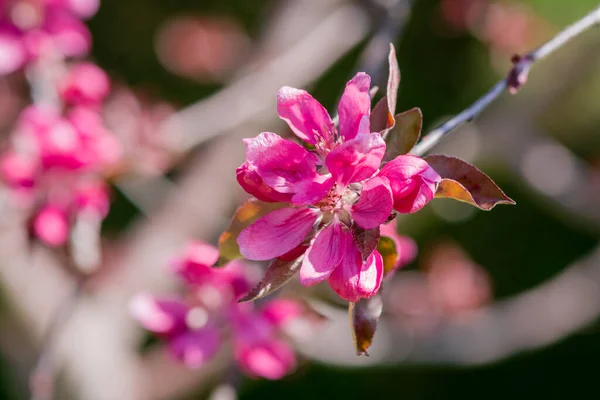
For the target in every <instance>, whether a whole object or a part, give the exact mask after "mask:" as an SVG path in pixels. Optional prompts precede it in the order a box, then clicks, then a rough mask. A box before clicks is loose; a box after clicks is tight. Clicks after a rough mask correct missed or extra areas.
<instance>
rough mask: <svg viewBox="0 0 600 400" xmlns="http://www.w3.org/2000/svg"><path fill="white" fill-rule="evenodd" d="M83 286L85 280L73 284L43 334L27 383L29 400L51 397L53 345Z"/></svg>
mask: <svg viewBox="0 0 600 400" xmlns="http://www.w3.org/2000/svg"><path fill="white" fill-rule="evenodd" d="M84 285H85V279H83V278H81V279H79V280H78V281H77V282H76V283H75V287H74V288H73V291H72V293H71V294H70V295H69V296H68V297H67V298H66V299H65V300H64V301H63V303H62V304H60V306H59V307H58V309H57V310H56V314H55V316H54V318H53V320H52V323H51V324H50V326H49V327H48V330H47V331H46V333H45V334H44V337H43V339H42V343H41V346H40V352H39V356H38V359H37V362H36V363H35V366H34V367H33V370H32V372H31V376H30V381H29V388H30V392H31V400H46V399H51V398H52V397H53V393H54V376H55V371H54V367H55V360H54V344H55V342H56V338H57V336H58V335H59V334H60V332H61V331H62V328H63V326H65V325H66V323H67V322H68V321H69V319H70V318H71V315H73V311H74V310H75V307H76V306H77V304H78V303H79V298H80V296H81V295H82V293H83V287H84Z"/></svg>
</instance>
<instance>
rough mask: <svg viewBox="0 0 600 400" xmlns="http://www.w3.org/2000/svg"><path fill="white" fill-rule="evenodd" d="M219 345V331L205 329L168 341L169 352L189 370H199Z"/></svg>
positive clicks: (189, 332)
mask: <svg viewBox="0 0 600 400" xmlns="http://www.w3.org/2000/svg"><path fill="white" fill-rule="evenodd" d="M220 345H221V338H220V334H219V331H218V330H217V329H216V328H214V327H206V328H202V329H200V330H197V331H188V332H185V333H183V334H181V335H178V336H175V337H174V338H172V339H171V340H170V341H169V351H170V352H171V354H172V355H173V356H174V357H175V358H177V359H178V360H181V361H183V363H184V364H185V365H186V366H187V367H189V368H199V367H201V366H202V365H204V364H205V363H206V362H207V361H208V360H210V359H211V358H212V357H214V355H215V354H216V352H217V350H219V347H220Z"/></svg>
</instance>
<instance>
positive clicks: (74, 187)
mask: <svg viewBox="0 0 600 400" xmlns="http://www.w3.org/2000/svg"><path fill="white" fill-rule="evenodd" d="M11 139H12V146H11V147H10V148H9V149H8V150H7V152H6V153H5V154H4V155H3V156H2V158H1V159H0V174H1V178H2V180H3V181H4V183H5V184H6V185H7V186H8V187H9V188H10V189H11V190H12V193H13V194H14V195H15V196H16V197H17V199H18V200H19V201H20V204H21V205H25V206H26V207H32V208H33V209H34V210H35V212H34V214H35V217H34V219H33V232H34V233H35V234H36V236H37V237H38V238H40V239H41V240H42V241H43V242H45V243H46V244H48V245H51V246H59V245H62V244H64V243H65V242H66V240H67V239H68V233H69V227H70V225H71V224H72V221H73V220H74V219H76V218H77V216H78V215H81V214H82V213H86V214H87V215H89V216H94V218H95V219H102V218H103V217H104V216H105V215H106V214H107V212H108V207H109V198H108V188H107V186H106V184H105V183H104V180H103V178H102V173H103V170H104V169H105V168H107V167H109V166H110V165H112V164H114V163H116V162H117V161H118V159H119V156H120V154H121V151H120V145H119V142H118V141H116V139H115V138H114V137H113V136H112V135H111V134H110V132H109V131H108V130H107V129H106V128H105V127H104V125H103V123H102V120H101V118H100V117H99V115H98V114H97V112H95V111H94V110H92V109H89V108H86V107H81V106H77V107H73V108H72V109H70V110H69V111H68V113H67V114H66V115H64V116H63V115H61V114H60V113H58V112H56V111H54V110H52V109H49V108H44V107H39V106H35V105H33V106H30V107H29V108H27V109H25V110H24V111H23V112H22V114H21V116H20V118H19V121H18V123H17V126H16V128H15V131H14V132H13V135H12V138H11Z"/></svg>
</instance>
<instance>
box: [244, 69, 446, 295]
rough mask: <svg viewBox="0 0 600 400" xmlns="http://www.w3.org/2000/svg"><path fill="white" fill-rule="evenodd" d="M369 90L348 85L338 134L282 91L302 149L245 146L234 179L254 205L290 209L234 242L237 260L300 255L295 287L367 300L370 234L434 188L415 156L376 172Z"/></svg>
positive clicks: (377, 150) (263, 142) (365, 82)
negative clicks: (321, 287)
mask: <svg viewBox="0 0 600 400" xmlns="http://www.w3.org/2000/svg"><path fill="white" fill-rule="evenodd" d="M370 84H371V79H370V77H369V75H367V74H365V73H358V74H357V75H356V76H355V77H354V78H353V79H351V80H350V81H349V82H348V84H347V85H346V89H345V91H344V93H343V95H342V98H341V100H340V103H339V106H338V114H339V129H338V127H336V125H335V124H334V122H333V120H332V118H331V117H330V116H329V114H328V113H327V111H326V110H325V108H324V107H323V106H322V105H321V104H320V103H319V102H317V101H316V100H315V99H314V98H313V97H312V96H311V95H310V94H308V93H307V92H306V91H304V90H299V89H294V88H290V87H283V88H282V89H281V90H280V91H279V93H278V97H277V100H278V104H277V110H278V113H279V116H280V118H282V119H283V120H285V121H286V122H287V123H288V125H289V126H290V128H291V130H292V131H293V132H294V133H295V134H296V136H297V137H298V138H299V139H301V140H302V141H304V142H305V146H302V145H300V144H297V143H295V142H292V141H289V140H285V139H282V138H281V137H279V136H278V135H276V134H274V133H270V132H264V133H261V134H260V135H259V136H258V137H256V138H254V139H249V140H247V141H246V146H247V147H246V162H244V163H243V164H242V165H241V166H240V167H239V168H238V169H237V179H238V182H239V183H240V185H241V186H242V187H243V188H244V189H245V190H246V191H247V192H248V193H250V194H251V195H253V196H255V197H256V198H257V199H259V200H262V201H265V202H286V203H289V206H287V207H283V208H279V209H276V210H274V211H271V212H270V213H268V214H266V215H265V216H263V217H262V218H260V219H258V220H257V221H256V222H254V223H253V224H252V225H250V226H248V227H247V228H246V229H244V230H243V231H242V232H241V233H240V234H239V236H238V238H237V243H238V245H239V249H240V253H241V254H242V255H243V256H244V257H246V258H248V259H252V260H268V259H273V258H277V257H281V256H284V255H286V253H289V252H294V251H295V252H297V249H298V248H305V249H306V252H305V254H304V258H303V261H302V266H301V268H300V281H301V283H302V284H304V285H312V284H316V283H318V282H321V281H324V280H328V281H329V285H330V286H331V288H332V289H333V290H334V291H336V292H337V293H338V294H339V295H340V296H341V297H342V298H344V299H345V300H347V301H350V302H356V301H358V300H360V299H361V298H369V297H371V296H373V295H374V294H375V293H377V291H378V290H379V287H380V285H381V281H382V278H383V275H384V265H383V259H382V256H381V254H380V253H379V252H378V251H377V250H376V246H377V241H378V238H379V227H380V226H381V225H382V224H384V223H386V222H387V221H388V220H389V219H390V217H391V216H392V213H393V211H394V210H395V211H397V212H400V213H414V212H416V211H418V210H420V209H422V208H423V207H424V206H425V205H426V204H427V203H428V202H429V201H430V200H431V199H432V198H433V197H434V194H435V193H436V190H437V186H438V184H439V182H440V181H441V177H440V175H438V173H436V171H435V170H434V169H433V168H431V167H430V166H429V164H428V163H427V162H426V161H425V160H423V159H422V158H419V157H416V156H411V155H399V156H397V157H396V158H394V159H393V160H391V161H389V162H387V163H385V164H384V165H383V166H382V162H383V160H384V155H385V154H386V142H385V141H384V139H383V138H382V136H381V135H380V133H379V132H371V129H370V114H371V98H370V94H369V91H370ZM369 236H373V237H374V238H375V239H374V240H371V241H370V242H371V243H369V241H368V240H367V241H365V237H366V238H368V237H369Z"/></svg>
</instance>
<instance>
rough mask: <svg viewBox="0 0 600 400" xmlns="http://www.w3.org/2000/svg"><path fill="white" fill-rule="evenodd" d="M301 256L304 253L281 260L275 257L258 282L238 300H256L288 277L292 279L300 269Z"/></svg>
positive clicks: (276, 287) (281, 283)
mask: <svg viewBox="0 0 600 400" xmlns="http://www.w3.org/2000/svg"><path fill="white" fill-rule="evenodd" d="M303 258H304V255H302V256H300V257H298V258H296V259H295V260H282V259H280V258H276V259H274V260H273V261H271V263H270V264H269V266H268V267H267V270H266V271H265V276H264V277H263V279H262V280H261V281H260V282H259V284H258V285H256V287H255V288H254V289H252V290H251V291H250V292H249V293H248V294H247V295H246V296H244V297H243V298H241V299H240V300H239V301H240V302H245V301H253V300H257V299H260V298H261V297H265V296H267V295H269V294H271V293H273V292H274V291H276V290H277V289H279V288H280V287H282V286H283V285H284V284H286V283H287V282H288V281H289V280H290V279H292V277H293V276H294V274H295V273H296V271H298V270H299V269H300V266H301V265H302V259H303Z"/></svg>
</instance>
